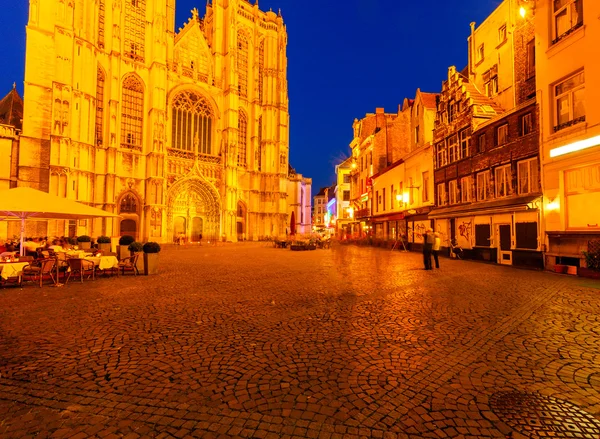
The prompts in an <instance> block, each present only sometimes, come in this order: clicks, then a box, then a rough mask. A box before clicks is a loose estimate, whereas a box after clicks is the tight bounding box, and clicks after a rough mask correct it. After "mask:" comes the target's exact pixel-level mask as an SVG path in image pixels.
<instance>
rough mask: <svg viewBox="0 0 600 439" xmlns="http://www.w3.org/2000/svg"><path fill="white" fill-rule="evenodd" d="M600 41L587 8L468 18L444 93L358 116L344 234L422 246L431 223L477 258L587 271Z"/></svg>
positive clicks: (567, 4)
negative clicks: (463, 44)
mask: <svg viewBox="0 0 600 439" xmlns="http://www.w3.org/2000/svg"><path fill="white" fill-rule="evenodd" d="M599 43H600V2H597V1H592V0H535V1H534V0H529V1H525V0H504V1H503V2H502V3H501V4H500V5H499V6H498V8H497V9H496V10H495V11H494V12H492V14H490V16H489V17H487V18H486V20H485V21H484V22H483V23H481V24H480V25H479V26H478V27H476V26H475V24H474V23H472V24H471V34H470V36H469V38H468V65H467V66H466V67H465V68H464V69H463V70H461V71H458V70H457V69H456V68H455V67H450V68H449V69H448V73H447V78H446V79H445V80H444V81H443V83H442V89H441V92H439V93H424V92H421V91H420V90H419V89H417V92H416V95H415V97H414V99H405V100H404V102H403V104H402V105H401V106H400V107H399V109H398V111H397V112H395V113H386V112H385V111H384V110H383V109H380V108H378V109H376V111H375V113H374V114H367V115H366V116H365V117H364V118H363V119H361V120H355V122H354V124H353V129H354V139H353V140H352V142H351V144H350V148H351V150H352V154H351V157H350V159H349V161H350V163H349V164H346V166H342V165H343V164H342V165H340V167H339V169H337V170H338V172H340V170H342V171H344V172H346V173H347V174H348V175H349V177H348V179H349V181H350V202H349V205H348V207H344V208H343V209H345V211H346V212H347V217H348V218H349V219H348V220H347V221H345V222H339V223H338V229H339V231H340V235H342V236H344V237H347V238H349V237H360V236H369V237H371V238H373V239H375V240H379V241H381V242H388V243H390V244H391V243H396V244H397V243H398V242H401V243H402V244H404V245H405V246H407V247H410V248H411V249H413V250H418V249H420V247H421V246H422V241H423V238H422V235H423V232H424V231H425V230H426V229H427V228H429V227H431V228H433V229H434V230H435V231H437V232H439V233H440V235H441V236H442V242H443V245H444V246H445V247H446V248H449V247H450V243H451V242H456V243H457V244H458V245H460V246H461V247H462V248H463V249H464V250H465V254H466V255H467V257H469V258H472V259H479V260H487V261H493V262H497V263H501V264H514V265H520V266H531V267H540V268H541V267H547V268H552V267H554V266H555V265H571V266H576V267H585V266H586V258H585V256H584V252H595V251H596V252H598V254H600V245H598V244H600V207H599V206H600V104H599V102H600V99H599V98H600V96H599V95H600V58H598V56H597V50H598V49H597V47H598V45H599ZM339 179H340V176H339V175H338V180H339ZM338 183H339V181H338ZM338 217H341V215H338Z"/></svg>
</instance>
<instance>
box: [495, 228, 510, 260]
mask: <svg viewBox="0 0 600 439" xmlns="http://www.w3.org/2000/svg"><path fill="white" fill-rule="evenodd" d="M511 240H512V237H511V233H510V224H500V225H499V226H498V241H499V243H500V246H499V248H498V258H499V262H500V263H501V264H504V265H512V251H511V250H510V243H511Z"/></svg>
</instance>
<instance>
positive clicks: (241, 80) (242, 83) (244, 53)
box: [237, 31, 248, 98]
mask: <svg viewBox="0 0 600 439" xmlns="http://www.w3.org/2000/svg"><path fill="white" fill-rule="evenodd" d="M237 55H238V56H237V69H238V86H239V90H240V97H243V98H245V97H248V40H247V38H246V35H244V33H243V32H241V31H239V32H238V54H237Z"/></svg>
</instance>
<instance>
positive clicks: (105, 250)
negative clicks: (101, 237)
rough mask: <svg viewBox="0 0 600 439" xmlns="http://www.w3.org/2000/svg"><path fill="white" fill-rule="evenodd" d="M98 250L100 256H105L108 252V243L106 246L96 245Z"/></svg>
mask: <svg viewBox="0 0 600 439" xmlns="http://www.w3.org/2000/svg"><path fill="white" fill-rule="evenodd" d="M98 250H100V251H101V252H102V254H104V255H105V254H106V253H109V252H110V242H107V243H106V244H104V243H102V244H100V243H99V244H98Z"/></svg>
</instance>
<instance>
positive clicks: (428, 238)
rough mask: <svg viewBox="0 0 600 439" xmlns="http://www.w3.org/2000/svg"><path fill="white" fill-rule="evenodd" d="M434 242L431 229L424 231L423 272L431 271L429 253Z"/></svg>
mask: <svg viewBox="0 0 600 439" xmlns="http://www.w3.org/2000/svg"><path fill="white" fill-rule="evenodd" d="M434 240H435V238H434V236H433V230H432V229H431V228H429V229H427V230H425V233H424V234H423V264H424V265H425V270H431V269H432V267H431V252H432V249H433V242H434Z"/></svg>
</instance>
